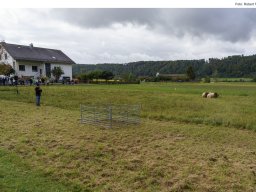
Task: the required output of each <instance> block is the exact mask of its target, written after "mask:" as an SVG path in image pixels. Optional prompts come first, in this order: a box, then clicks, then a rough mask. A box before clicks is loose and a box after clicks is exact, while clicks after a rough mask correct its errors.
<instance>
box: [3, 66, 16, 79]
mask: <svg viewBox="0 0 256 192" xmlns="http://www.w3.org/2000/svg"><path fill="white" fill-rule="evenodd" d="M14 73H15V70H14V69H13V68H12V66H11V65H6V64H0V75H5V76H9V75H10V74H14Z"/></svg>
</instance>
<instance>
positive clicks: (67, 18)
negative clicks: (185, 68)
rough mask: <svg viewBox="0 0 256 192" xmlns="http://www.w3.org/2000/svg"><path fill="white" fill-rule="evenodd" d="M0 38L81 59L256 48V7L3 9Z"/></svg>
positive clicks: (192, 55) (194, 55)
mask: <svg viewBox="0 0 256 192" xmlns="http://www.w3.org/2000/svg"><path fill="white" fill-rule="evenodd" d="M0 17H1V18H2V19H1V21H0V40H5V42H7V43H14V44H24V45H28V44H29V43H33V44H34V46H38V47H47V48H54V49H61V50H62V51H63V52H65V53H66V54H67V55H68V56H69V57H70V58H71V59H73V60H74V61H75V62H77V63H81V64H95V63H127V62H131V61H141V60H179V59H208V58H212V57H214V58H222V57H226V56H229V55H241V54H244V55H252V54H256V19H255V18H256V11H255V9H224V8H223V9H191V8H190V9H100V8H97V9H0Z"/></svg>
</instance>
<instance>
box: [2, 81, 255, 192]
mask: <svg viewBox="0 0 256 192" xmlns="http://www.w3.org/2000/svg"><path fill="white" fill-rule="evenodd" d="M42 88H43V96H42V106H41V107H40V108H37V107H36V106H35V104H34V95H33V87H19V94H18V95H17V94H16V92H15V91H16V90H15V88H12V87H0V119H1V123H0V137H1V140H0V191H252V192H253V191H256V162H255V159H256V142H255V141H256V132H255V130H256V108H255V104H256V84H254V83H212V84H198V83H146V84H140V85H76V86H49V87H42ZM204 91H216V92H218V93H220V98H218V99H212V100H210V99H203V98H201V93H202V92H204ZM81 103H84V104H106V103H113V104H124V103H129V104H135V103H140V104H142V117H143V118H142V124H141V126H132V127H126V128H120V129H101V128H98V127H93V126H88V125H82V124H80V123H79V117H80V113H79V105H80V104H81ZM8 159H13V160H10V161H9V160H8ZM19 161H22V163H18V162H19ZM10 167H14V168H13V169H10ZM7 170H11V171H10V172H9V173H8V171H7ZM24 170H26V171H24ZM24 172H25V173H24ZM14 175H15V176H14ZM29 175H34V177H33V178H34V179H35V180H32V178H31V177H29ZM12 177H13V178H12ZM22 178H23V180H22ZM24 178H25V180H24ZM26 178H27V179H26ZM10 180H12V181H13V182H10ZM25 181H26V182H25ZM40 181H41V182H40ZM36 183H41V187H38V190H35V186H37V184H36ZM46 183H49V184H46ZM46 186H49V188H45V189H44V188H43V187H46ZM41 188H42V190H40V189H41Z"/></svg>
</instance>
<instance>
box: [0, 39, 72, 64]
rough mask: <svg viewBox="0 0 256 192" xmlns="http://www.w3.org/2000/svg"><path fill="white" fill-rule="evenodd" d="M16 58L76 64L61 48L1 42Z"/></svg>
mask: <svg viewBox="0 0 256 192" xmlns="http://www.w3.org/2000/svg"><path fill="white" fill-rule="evenodd" d="M0 44H1V45H2V46H3V47H4V48H5V49H6V51H7V52H8V53H9V54H10V55H11V56H12V57H13V58H14V59H15V60H26V61H43V62H50V63H63V64H75V62H74V61H72V60H71V59H70V58H69V57H68V56H67V55H65V54H64V53H63V52H62V51H61V50H57V49H47V48H41V47H34V46H33V45H31V46H25V45H16V44H9V43H5V42H1V43H0Z"/></svg>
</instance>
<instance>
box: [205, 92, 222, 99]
mask: <svg viewBox="0 0 256 192" xmlns="http://www.w3.org/2000/svg"><path fill="white" fill-rule="evenodd" d="M218 96H219V94H218V93H211V92H210V93H209V94H208V95H207V98H217V97H218Z"/></svg>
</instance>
